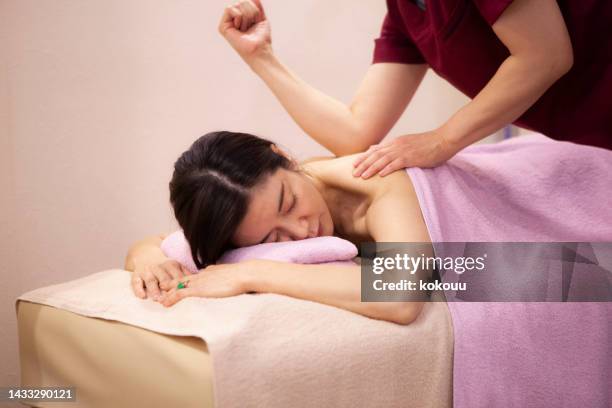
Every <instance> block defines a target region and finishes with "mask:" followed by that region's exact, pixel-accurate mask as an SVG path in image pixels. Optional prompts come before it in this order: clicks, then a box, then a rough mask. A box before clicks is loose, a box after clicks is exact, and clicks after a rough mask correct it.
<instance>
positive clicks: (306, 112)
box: [247, 50, 369, 156]
mask: <svg viewBox="0 0 612 408" xmlns="http://www.w3.org/2000/svg"><path fill="white" fill-rule="evenodd" d="M247 63H248V65H249V66H250V67H251V69H252V70H253V71H254V72H255V73H256V74H257V75H258V76H259V77H260V78H261V79H262V80H263V81H264V82H265V83H266V85H268V87H269V88H270V90H271V91H272V92H273V93H274V95H275V96H276V97H277V98H278V100H279V101H280V103H281V104H282V105H283V107H284V108H285V109H286V110H287V112H288V113H289V115H291V117H292V118H293V120H294V121H295V122H296V123H297V124H298V125H299V126H300V127H301V128H302V130H304V132H306V133H307V134H308V135H309V136H311V137H312V138H313V139H315V140H316V141H317V142H319V143H320V144H321V145H323V146H324V147H326V148H327V149H329V150H330V151H331V152H332V153H334V154H335V155H337V156H342V155H346V154H351V153H355V152H356V151H355V146H357V145H359V143H360V140H363V143H362V144H363V148H365V147H366V145H368V146H369V144H368V143H366V139H367V137H366V136H362V134H361V133H362V132H361V129H360V126H359V122H358V120H357V119H356V118H355V117H354V115H353V113H352V111H351V109H350V107H349V106H347V105H345V104H344V103H342V102H340V101H338V100H336V99H334V98H332V97H330V96H328V95H326V94H324V93H323V92H321V91H319V90H317V89H315V88H313V87H312V86H310V85H308V84H307V83H306V82H304V81H302V80H301V79H300V78H299V77H298V76H297V75H295V74H294V73H293V72H292V71H291V70H289V68H287V67H286V66H285V65H284V64H282V63H281V62H280V61H279V60H278V59H277V58H276V56H275V55H274V53H273V52H272V51H271V50H270V51H267V52H262V53H260V54H259V55H257V56H256V57H254V58H253V59H251V60H249V61H247ZM360 150H363V149H362V148H360V149H359V151H360Z"/></svg>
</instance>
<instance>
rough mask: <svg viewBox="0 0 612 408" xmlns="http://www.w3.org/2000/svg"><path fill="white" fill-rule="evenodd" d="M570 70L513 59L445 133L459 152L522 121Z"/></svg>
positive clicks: (449, 123) (540, 61)
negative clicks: (536, 103)
mask: <svg viewBox="0 0 612 408" xmlns="http://www.w3.org/2000/svg"><path fill="white" fill-rule="evenodd" d="M566 71H567V70H566V69H565V67H564V66H563V65H558V64H555V63H554V62H551V61H549V60H544V59H533V58H527V57H519V56H512V55H511V56H509V57H508V58H507V59H506V60H505V61H504V62H503V63H502V64H501V65H500V67H499V69H498V70H497V72H496V73H495V75H494V76H493V77H492V78H491V80H490V81H489V83H488V84H487V85H486V86H485V87H484V88H483V89H482V90H481V91H480V92H479V93H478V95H476V97H475V98H474V99H473V100H472V101H470V102H469V103H468V104H467V105H465V106H464V107H463V108H461V109H460V110H459V111H457V112H456V113H455V114H454V115H453V116H452V117H451V118H450V119H449V120H448V121H447V122H446V123H445V124H444V125H442V127H441V130H442V133H443V135H444V137H445V140H446V141H447V142H448V143H449V144H450V145H452V146H455V147H456V149H457V150H460V149H463V148H464V147H466V146H468V145H470V144H472V143H474V142H476V141H478V140H480V139H482V138H483V137H485V136H488V135H490V134H492V133H495V132H496V131H498V130H499V129H501V128H502V127H504V126H506V125H507V124H508V123H512V122H514V121H515V120H516V119H518V118H519V117H520V116H521V115H522V114H523V113H524V112H525V111H526V110H527V109H529V107H531V106H532V105H533V104H534V103H535V102H536V101H537V100H538V99H539V98H540V96H542V95H543V94H544V92H546V90H547V89H548V88H549V87H550V86H551V85H552V84H553V83H554V82H555V81H556V80H558V79H559V78H560V77H561V76H562V75H563V74H564V73H565V72H566Z"/></svg>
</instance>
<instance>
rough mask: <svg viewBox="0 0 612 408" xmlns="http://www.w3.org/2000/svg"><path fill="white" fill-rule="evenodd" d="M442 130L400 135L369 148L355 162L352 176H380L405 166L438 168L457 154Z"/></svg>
mask: <svg viewBox="0 0 612 408" xmlns="http://www.w3.org/2000/svg"><path fill="white" fill-rule="evenodd" d="M457 151H458V149H456V148H455V147H453V146H451V144H450V143H449V142H448V141H447V140H446V138H445V137H444V135H443V134H442V132H441V131H440V130H433V131H429V132H425V133H416V134H412V135H406V136H400V137H398V138H397V139H394V140H390V141H386V142H382V143H379V144H376V145H372V146H370V148H369V149H368V150H366V151H365V152H364V153H363V154H361V155H359V156H358V157H357V159H356V160H355V161H354V162H353V167H355V169H354V170H353V176H355V177H359V176H361V177H362V178H364V179H367V178H369V177H371V176H373V175H375V174H377V173H378V174H379V175H380V176H381V177H384V176H386V175H387V174H390V173H393V172H394V171H395V170H398V169H402V168H405V167H436V166H439V165H440V164H442V163H444V162H445V161H447V160H448V159H450V158H451V157H453V156H454V155H455V154H456V153H457Z"/></svg>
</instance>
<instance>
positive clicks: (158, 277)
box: [144, 265, 172, 301]
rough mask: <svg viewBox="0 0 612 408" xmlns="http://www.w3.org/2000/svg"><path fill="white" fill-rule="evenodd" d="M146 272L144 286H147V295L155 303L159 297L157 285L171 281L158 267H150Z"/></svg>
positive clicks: (163, 270)
mask: <svg viewBox="0 0 612 408" xmlns="http://www.w3.org/2000/svg"><path fill="white" fill-rule="evenodd" d="M148 271H149V272H148V273H147V274H146V275H145V277H144V280H145V284H146V285H147V295H148V296H149V297H151V299H153V300H155V301H156V300H158V298H159V296H160V295H161V290H160V288H159V283H160V282H162V281H168V280H171V279H172V277H171V276H170V275H168V272H166V271H165V269H163V268H161V267H160V265H154V266H150V267H149V268H148Z"/></svg>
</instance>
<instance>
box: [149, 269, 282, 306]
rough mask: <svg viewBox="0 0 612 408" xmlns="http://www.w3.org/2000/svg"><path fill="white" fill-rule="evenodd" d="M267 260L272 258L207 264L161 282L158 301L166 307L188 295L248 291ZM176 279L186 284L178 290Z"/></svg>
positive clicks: (220, 294)
mask: <svg viewBox="0 0 612 408" xmlns="http://www.w3.org/2000/svg"><path fill="white" fill-rule="evenodd" d="M268 262H271V261H265V260H259V259H253V260H249V261H243V262H238V263H232V264H215V265H209V266H207V267H206V268H204V269H202V270H201V271H200V272H199V273H198V274H195V275H191V276H186V277H184V278H183V279H173V280H170V281H166V282H163V283H162V284H161V288H162V289H163V290H164V291H165V292H164V294H163V295H162V297H161V299H160V303H161V304H163V305H164V306H166V307H168V306H172V305H174V304H175V303H176V302H178V301H180V300H181V299H184V298H186V297H189V296H200V297H228V296H236V295H240V294H243V293H247V292H249V282H250V279H251V276H253V275H256V274H257V273H258V271H261V270H263V268H266V265H267V263H268ZM179 282H183V283H184V284H185V286H186V287H185V288H182V289H178V288H177V285H178V284H179Z"/></svg>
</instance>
